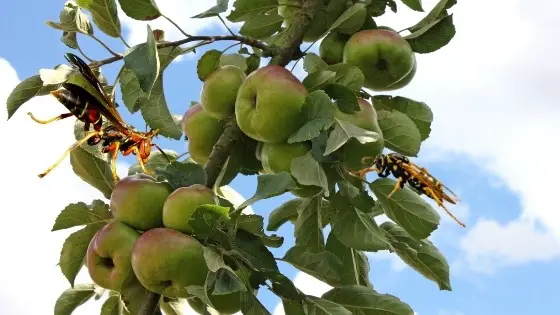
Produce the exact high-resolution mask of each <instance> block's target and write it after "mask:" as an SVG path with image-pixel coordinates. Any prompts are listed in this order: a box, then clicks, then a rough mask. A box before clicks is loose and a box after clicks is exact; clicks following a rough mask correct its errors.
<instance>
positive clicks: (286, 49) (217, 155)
mask: <svg viewBox="0 0 560 315" xmlns="http://www.w3.org/2000/svg"><path fill="white" fill-rule="evenodd" d="M321 3H322V0H304V1H303V6H302V10H301V13H299V14H297V15H296V16H295V17H294V22H293V23H292V24H291V27H289V28H288V29H287V30H286V31H284V33H283V34H282V35H280V36H281V39H280V40H278V42H279V43H284V44H283V45H282V46H278V47H277V49H279V51H278V53H276V54H272V55H271V56H272V59H271V60H270V63H269V64H270V65H278V66H282V67H285V66H286V65H287V64H288V63H289V62H290V61H291V60H293V59H294V57H296V58H297V56H298V54H299V53H300V52H301V51H300V45H301V43H302V41H303V36H304V35H305V31H306V30H307V28H308V27H309V24H310V23H311V21H312V20H313V17H314V15H315V13H316V12H317V11H318V10H319V8H320V7H321ZM226 37H231V36H226ZM247 44H248V45H251V44H249V43H247ZM251 46H253V45H251ZM274 47H276V46H274ZM261 49H262V48H261ZM263 51H264V50H263ZM242 137H246V135H245V134H243V132H242V131H241V129H239V126H238V125H237V121H236V119H235V115H232V116H231V117H229V118H228V121H227V123H226V126H225V128H224V132H223V133H222V135H221V136H220V139H219V140H218V142H217V143H216V145H214V148H213V150H212V153H211V154H210V158H209V159H208V162H207V163H206V166H205V170H206V174H207V176H208V181H207V183H206V186H208V187H210V188H213V186H214V184H215V183H216V180H217V178H218V176H219V175H220V171H221V170H222V167H223V166H224V164H225V163H226V161H227V159H228V157H229V155H230V153H231V151H232V148H233V147H234V146H235V144H236V143H237V142H238V141H240V140H241V139H242Z"/></svg>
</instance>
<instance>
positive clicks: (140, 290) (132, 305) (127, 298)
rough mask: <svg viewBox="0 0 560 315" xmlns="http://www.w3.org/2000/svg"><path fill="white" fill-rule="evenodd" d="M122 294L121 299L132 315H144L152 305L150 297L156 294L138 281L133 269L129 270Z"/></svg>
mask: <svg viewBox="0 0 560 315" xmlns="http://www.w3.org/2000/svg"><path fill="white" fill-rule="evenodd" d="M120 293H121V299H122V301H123V303H124V305H125V306H126V308H127V309H128V311H129V312H130V314H131V315H135V314H142V313H143V312H144V311H145V310H146V309H147V306H148V303H150V295H154V294H155V293H153V292H150V291H149V290H148V289H146V288H145V287H144V286H143V285H142V284H141V283H140V281H138V279H137V278H136V275H134V272H133V270H132V269H130V270H129V272H128V275H127V277H126V278H125V280H124V282H123V284H122V287H121V290H120Z"/></svg>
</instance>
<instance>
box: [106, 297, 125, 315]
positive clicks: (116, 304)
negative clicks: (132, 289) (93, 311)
mask: <svg viewBox="0 0 560 315" xmlns="http://www.w3.org/2000/svg"><path fill="white" fill-rule="evenodd" d="M120 308H121V298H120V297H119V296H115V295H114V296H110V297H109V298H108V299H107V300H105V303H103V306H101V315H121V310H120Z"/></svg>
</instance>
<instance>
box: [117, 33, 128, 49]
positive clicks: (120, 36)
mask: <svg viewBox="0 0 560 315" xmlns="http://www.w3.org/2000/svg"><path fill="white" fill-rule="evenodd" d="M119 38H120V39H121V42H123V44H124V45H125V46H126V48H130V45H129V44H128V43H127V42H126V40H124V37H122V35H121V34H119Z"/></svg>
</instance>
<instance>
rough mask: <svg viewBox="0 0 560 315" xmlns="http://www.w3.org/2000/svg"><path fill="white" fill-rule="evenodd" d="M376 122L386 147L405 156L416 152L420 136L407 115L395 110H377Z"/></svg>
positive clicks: (414, 154)
mask: <svg viewBox="0 0 560 315" xmlns="http://www.w3.org/2000/svg"><path fill="white" fill-rule="evenodd" d="M377 122H378V123H379V127H380V128H381V132H382V133H383V139H384V141H385V146H386V147H387V148H388V149H391V150H393V151H395V152H398V153H401V154H404V155H406V156H416V155H417V154H418V152H419V151H420V145H421V144H422V140H421V139H422V136H421V135H420V131H419V130H418V128H417V127H416V125H415V124H414V122H413V121H412V119H410V118H409V117H408V116H407V115H405V114H403V113H401V112H399V111H397V110H390V111H389V110H379V111H377Z"/></svg>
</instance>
